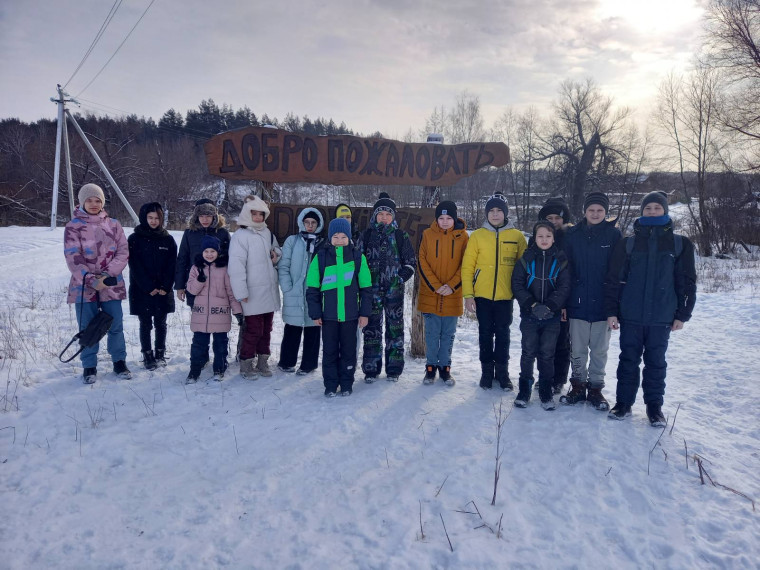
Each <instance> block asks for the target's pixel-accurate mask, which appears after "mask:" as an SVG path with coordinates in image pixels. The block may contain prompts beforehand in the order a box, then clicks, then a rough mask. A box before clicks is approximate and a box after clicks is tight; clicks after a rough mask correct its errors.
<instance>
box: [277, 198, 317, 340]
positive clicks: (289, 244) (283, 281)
mask: <svg viewBox="0 0 760 570" xmlns="http://www.w3.org/2000/svg"><path fill="white" fill-rule="evenodd" d="M309 212H313V213H314V214H316V216H317V218H318V219H319V224H318V225H317V231H316V232H315V233H316V234H319V232H321V231H322V228H324V227H325V223H324V219H323V218H322V214H321V213H320V212H319V210H317V209H315V208H304V209H303V210H302V211H301V213H300V214H298V220H297V222H298V229H299V233H297V234H296V235H292V236H289V237H288V239H286V240H285V245H283V246H282V259H280V263H279V264H278V266H277V268H278V275H279V279H280V289H282V320H283V321H284V322H285V324H288V325H293V326H295V327H313V326H316V325H315V324H314V321H312V320H311V319H310V318H309V309H308V306H307V305H306V274H307V273H308V271H309V264H310V263H311V260H312V259H313V258H314V252H316V251H317V249H319V248H320V247H321V246H322V242H323V241H324V239H323V238H321V237H317V238H316V239H315V240H314V247H313V248H312V252H311V253H309V251H308V249H307V247H306V246H307V242H306V239H305V238H304V237H303V235H302V234H301V233H300V232H304V231H305V227H304V224H303V219H304V216H306V214H308V213H309Z"/></svg>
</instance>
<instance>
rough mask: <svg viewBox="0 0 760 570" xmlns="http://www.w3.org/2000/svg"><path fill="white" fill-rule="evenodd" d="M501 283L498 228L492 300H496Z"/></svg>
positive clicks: (497, 231) (497, 232)
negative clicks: (497, 289)
mask: <svg viewBox="0 0 760 570" xmlns="http://www.w3.org/2000/svg"><path fill="white" fill-rule="evenodd" d="M498 283H499V230H498V229H497V230H496V270H495V271H494V272H493V295H491V300H492V301H495V300H496V285H497V284H498Z"/></svg>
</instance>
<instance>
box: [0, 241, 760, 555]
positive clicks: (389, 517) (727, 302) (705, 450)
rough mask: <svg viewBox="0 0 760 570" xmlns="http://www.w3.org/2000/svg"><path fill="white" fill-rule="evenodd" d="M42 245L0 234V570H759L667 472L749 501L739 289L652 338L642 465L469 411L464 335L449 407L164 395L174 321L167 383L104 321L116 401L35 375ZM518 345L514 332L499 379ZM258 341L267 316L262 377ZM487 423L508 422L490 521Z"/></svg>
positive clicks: (288, 379)
mask: <svg viewBox="0 0 760 570" xmlns="http://www.w3.org/2000/svg"><path fill="white" fill-rule="evenodd" d="M127 232H128V233H129V232H131V230H129V229H127ZM62 234H63V231H62V229H58V230H56V231H54V232H50V231H49V230H45V229H41V228H0V260H2V262H3V265H2V266H3V268H4V271H3V272H2V273H0V290H1V291H2V296H1V297H2V298H1V299H0V317H2V319H0V350H1V351H2V357H3V358H2V359H0V378H2V379H4V380H5V382H3V384H5V386H2V384H0V388H1V390H0V410H2V411H3V412H4V413H3V414H2V415H0V428H4V429H2V430H0V473H2V475H1V476H0V489H1V490H2V495H0V500H1V501H2V511H1V512H2V516H0V567H3V568H14V569H15V568H47V567H56V568H127V567H128V568H159V567H160V568H193V567H229V568H335V567H345V568H393V569H396V568H464V567H466V568H493V567H495V566H496V567H509V568H600V567H608V566H611V567H612V566H614V567H619V568H642V567H666V568H757V567H760V566H759V565H758V562H757V560H760V544H759V542H760V541H758V539H757V537H758V536H760V528H758V527H759V525H758V513H757V512H754V511H753V508H752V504H751V503H750V501H749V500H747V499H745V498H743V497H741V496H738V495H736V494H734V493H731V492H730V491H728V490H726V489H723V488H720V487H715V486H712V485H710V484H709V482H707V485H701V484H700V479H699V475H698V471H697V466H696V465H695V464H694V462H693V461H692V460H691V459H690V460H689V461H688V469H687V462H686V457H685V448H684V440H685V441H686V445H687V446H688V455H689V456H692V455H693V454H695V453H697V454H699V455H700V456H702V457H704V458H705V459H706V461H705V462H704V466H705V468H706V469H707V471H708V473H709V475H710V476H711V477H712V478H713V480H715V481H716V482H718V483H721V484H724V485H726V486H728V487H731V488H733V489H736V490H737V491H740V492H742V493H744V494H746V495H748V496H749V497H750V498H752V499H757V498H758V497H760V476H758V473H760V446H758V442H759V441H760V421H758V419H759V417H758V416H759V415H760V414H758V412H757V407H756V406H753V405H752V402H751V400H749V398H748V396H750V395H751V394H753V393H754V391H755V390H756V387H757V383H758V380H760V371H758V358H757V347H758V346H760V333H758V326H757V325H758V324H760V323H759V322H760V309H759V307H758V301H757V295H756V291H755V288H754V286H753V285H752V284H751V282H749V281H748V282H745V281H743V280H737V283H738V288H737V290H735V291H733V292H731V293H729V294H726V293H703V292H702V291H701V290H700V297H699V299H698V301H697V308H696V310H695V314H694V317H693V319H692V320H691V321H690V322H689V323H687V324H686V327H685V329H684V330H683V331H680V332H677V333H674V334H673V335H672V336H671V345H670V349H669V351H668V363H669V376H668V389H667V393H666V403H665V407H664V412H665V415H666V416H668V418H669V425H668V427H667V428H666V430H665V432H664V433H662V437H661V439H660V443H659V445H657V446H655V443H656V441H657V439H658V437H660V435H661V431H662V430H660V429H653V428H651V427H650V426H649V425H648V422H647V421H646V416H645V414H644V406H643V403H641V402H640V401H639V402H637V403H636V405H635V406H634V416H633V417H632V418H630V419H629V420H627V421H623V422H614V421H609V420H607V418H606V414H605V413H601V412H598V411H596V410H593V409H592V408H590V407H588V406H573V407H568V406H559V407H558V408H557V410H555V411H553V412H546V411H544V410H542V409H541V408H540V406H539V405H538V403H537V400H538V399H537V394H535V393H534V397H533V400H532V401H531V404H530V405H529V406H528V408H527V409H525V410H520V409H512V401H513V400H514V397H515V394H514V393H507V394H505V393H503V392H501V391H499V390H492V391H490V392H485V391H482V390H480V389H479V388H478V387H477V380H478V378H479V375H480V367H479V363H478V359H477V323H476V322H475V321H474V320H471V319H468V318H463V319H460V326H459V329H458V331H457V340H456V343H455V347H454V357H453V360H454V362H453V374H454V376H455V377H456V379H457V384H456V386H454V387H453V388H448V387H445V386H443V385H442V383H441V382H440V381H436V383H435V384H434V385H433V386H423V385H422V383H421V379H422V375H423V374H424V370H423V369H424V361H422V360H414V359H408V360H407V364H406V368H405V372H404V374H403V375H402V376H401V379H400V381H399V382H398V383H397V384H396V383H390V382H386V381H385V380H384V379H382V378H381V379H380V380H379V381H377V382H376V383H374V384H372V385H367V384H365V383H364V382H363V381H362V379H361V374H357V382H356V384H355V385H354V393H353V395H352V396H351V397H349V398H340V397H339V398H335V399H329V400H328V399H326V398H324V396H323V395H322V392H323V386H322V378H321V374H320V372H319V371H316V372H314V373H312V374H310V375H308V376H303V377H300V376H296V375H293V374H285V373H282V372H280V371H276V372H275V374H274V376H273V377H272V378H261V379H259V380H257V381H255V382H250V381H244V380H242V378H241V377H240V376H239V375H238V374H237V370H238V367H237V365H236V364H232V365H231V367H230V370H229V371H228V374H227V377H226V378H225V380H224V381H223V382H221V383H218V382H213V381H211V380H210V377H211V371H210V369H209V368H207V369H205V370H204V371H203V373H202V375H201V381H200V382H199V383H198V384H195V385H190V386H185V385H184V378H185V376H186V375H187V371H188V369H189V344H190V339H191V337H192V334H191V333H190V331H189V327H188V326H187V324H186V323H187V322H188V320H189V311H188V310H187V307H186V306H184V305H181V309H180V310H179V311H178V312H177V313H175V314H174V315H172V316H171V317H170V319H169V339H168V346H169V348H170V354H169V356H170V357H171V358H170V360H169V366H167V367H166V368H164V369H159V370H157V371H155V372H148V371H146V370H144V369H143V368H141V366H140V364H139V359H140V352H139V342H138V338H137V319H136V318H133V317H130V316H125V330H126V338H127V345H128V350H129V359H128V365H129V366H130V368H131V369H132V371H133V374H134V378H133V379H132V380H130V381H117V380H116V379H115V377H114V376H113V375H112V374H110V363H109V358H108V355H107V353H106V352H105V350H104V349H103V350H101V353H100V356H99V358H100V367H99V377H98V381H97V383H96V384H94V385H92V386H84V385H82V383H81V378H80V375H81V367H80V366H79V363H78V360H75V362H73V363H72V364H70V365H63V364H60V363H59V362H58V361H57V358H56V356H57V352H58V351H60V350H61V349H62V348H63V346H64V345H65V343H66V342H68V340H69V339H70V338H71V336H72V335H73V334H74V332H75V331H76V320H75V318H74V315H73V312H72V311H71V309H70V308H69V307H68V306H66V305H65V294H64V291H65V286H66V284H67V283H68V271H67V270H66V266H65V262H64V260H63V255H62V241H63V236H62ZM178 235H179V234H176V235H175V237H176V236H178ZM721 267H725V268H732V267H733V266H732V265H731V262H726V264H725V265H723V266H721ZM732 270H733V269H732ZM718 273H719V271H718ZM125 278H127V279H128V275H125ZM179 306H180V304H178V307H179ZM123 307H124V311H125V313H128V303H127V302H126V301H125V302H124V304H123ZM406 315H407V319H410V317H411V314H410V311H409V310H407V312H406ZM518 326H519V315H518V312H517V310H516V311H515V321H514V324H513V327H512V342H511V348H510V353H511V361H510V372H511V376H512V377H513V379H516V377H517V373H518V369H519V354H520V343H519V339H520V333H519V329H518ZM236 330H237V328H236V327H235V326H233V333H232V334H231V344H234V341H235V339H236V334H237V333H236ZM407 331H408V328H407ZM281 335H282V323H281V320H280V318H279V316H276V317H275V330H274V332H273V335H272V338H273V342H272V348H273V352H274V356H273V357H272V361H274V363H276V357H277V356H278V352H279V342H280V339H281ZM617 335H618V333H617V332H614V333H613V338H612V342H611V345H610V353H609V354H610V357H609V361H608V365H607V387H606V388H605V390H604V392H605V394H606V396H607V398H608V399H609V400H610V401H611V402H613V401H614V385H615V380H614V377H615V368H616V366H617V355H618V349H617V342H618V336H617ZM21 341H23V342H21ZM500 402H501V403H502V405H503V412H504V413H505V414H506V413H509V414H510V415H509V417H508V419H507V420H506V422H505V423H504V427H503V431H502V436H501V440H502V446H503V447H502V449H503V454H502V456H501V471H500V481H499V485H498V490H497V496H496V504H495V506H491V505H490V502H491V497H492V495H493V478H494V465H495V454H496V435H497V432H496V420H495V417H494V413H495V410H496V409H498V406H499V403H500ZM679 404H681V406H680V409H679V410H678V415H677V418H676V421H675V427H674V428H673V431H672V434H671V433H670V429H671V425H672V423H673V418H674V416H675V414H676V409H677V407H678V405H679ZM653 449H654V450H653ZM650 450H653V451H652V452H651V456H650ZM666 454H667V457H666ZM708 461H709V462H708ZM647 469H649V474H647ZM476 509H477V510H478V511H479V512H480V513H481V515H482V517H483V520H481V519H480V517H479V516H478V515H477V514H470V513H474V512H475V511H476ZM420 510H421V519H422V530H423V533H424V536H422V534H421V533H420ZM458 511H466V512H458ZM441 517H442V518H443V520H444V522H445V525H446V530H447V532H448V535H449V538H450V539H451V543H452V545H453V552H451V550H450V548H449V544H448V541H447V538H446V534H445V533H444V529H443V525H442V523H441ZM500 519H501V521H502V522H501V524H502V533H501V536H499V537H497V535H496V534H494V533H492V532H491V531H490V530H489V529H488V528H486V527H481V528H476V527H479V526H481V525H482V524H483V523H484V522H485V523H487V525H488V526H490V527H491V528H492V529H494V531H497V530H498V526H499V520H500ZM753 560H754V562H753Z"/></svg>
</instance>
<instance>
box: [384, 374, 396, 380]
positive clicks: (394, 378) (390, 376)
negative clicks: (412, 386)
mask: <svg viewBox="0 0 760 570" xmlns="http://www.w3.org/2000/svg"><path fill="white" fill-rule="evenodd" d="M386 380H388V382H398V376H394V375H393V374H388V376H387V377H386Z"/></svg>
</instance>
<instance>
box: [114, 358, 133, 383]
mask: <svg viewBox="0 0 760 570" xmlns="http://www.w3.org/2000/svg"><path fill="white" fill-rule="evenodd" d="M113 373H114V374H116V376H117V377H118V378H121V379H122V380H129V379H130V378H132V373H131V372H130V371H129V368H127V363H126V362H124V361H123V360H119V361H117V362H114V363H113Z"/></svg>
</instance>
